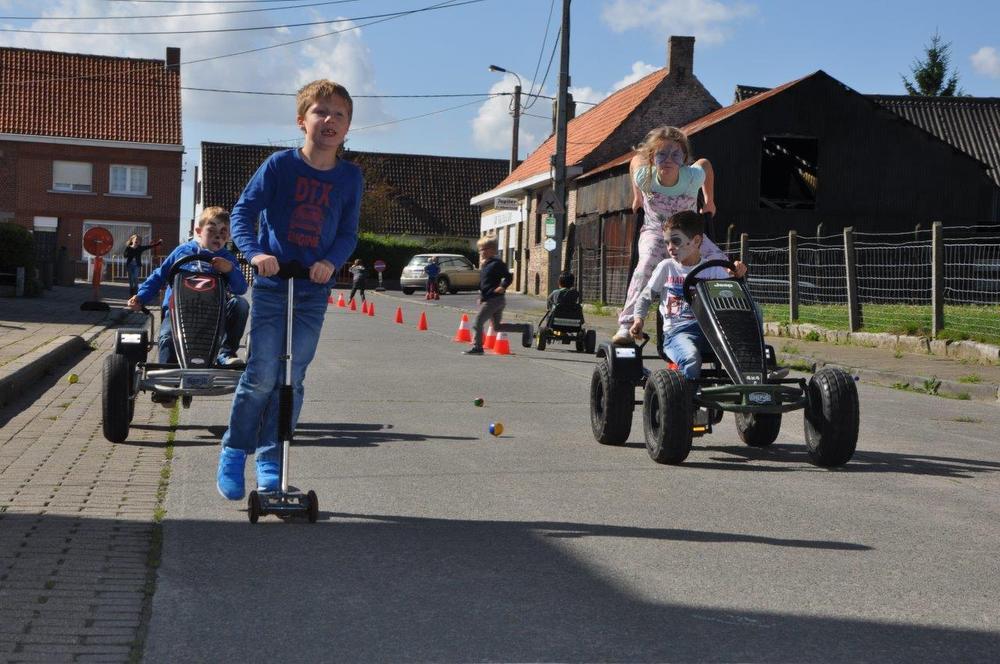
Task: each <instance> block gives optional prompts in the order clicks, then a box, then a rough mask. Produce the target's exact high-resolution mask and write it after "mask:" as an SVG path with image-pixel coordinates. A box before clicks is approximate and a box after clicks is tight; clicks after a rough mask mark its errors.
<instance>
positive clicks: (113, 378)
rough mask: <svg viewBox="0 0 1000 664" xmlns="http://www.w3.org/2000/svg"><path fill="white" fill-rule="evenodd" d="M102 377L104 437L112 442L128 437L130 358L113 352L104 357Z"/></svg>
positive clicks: (123, 440) (130, 381)
mask: <svg viewBox="0 0 1000 664" xmlns="http://www.w3.org/2000/svg"><path fill="white" fill-rule="evenodd" d="M102 374H103V375H102V377H101V420H102V425H103V428H104V437H105V438H106V439H107V440H109V441H110V442H112V443H124V442H125V439H126V438H128V428H129V422H130V421H131V416H130V414H129V409H130V408H134V404H132V400H131V398H130V397H131V393H132V374H131V372H130V370H129V361H128V358H127V357H125V356H124V355H120V354H118V353H112V354H111V355H108V356H107V357H105V358H104V366H103V367H102Z"/></svg>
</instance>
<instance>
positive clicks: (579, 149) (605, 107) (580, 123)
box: [496, 68, 668, 188]
mask: <svg viewBox="0 0 1000 664" xmlns="http://www.w3.org/2000/svg"><path fill="white" fill-rule="evenodd" d="M667 73H668V70H667V69H666V68H664V69H658V70H656V71H654V72H653V73H652V74H649V75H648V76H645V77H644V78H641V79H639V80H638V81H636V82H635V83H632V84H631V85H628V86H626V87H624V88H622V89H621V90H618V91H617V92H615V93H614V94H613V95H611V96H610V97H608V98H607V99H605V100H604V101H602V102H601V103H600V104H598V105H597V106H594V107H593V108H592V109H590V110H589V111H587V112H586V113H583V114H581V115H579V116H577V117H575V118H573V119H572V120H570V121H569V124H568V125H567V127H566V165H567V166H573V165H575V164H578V163H580V162H581V161H582V160H583V159H584V158H585V157H586V156H587V155H588V154H590V153H591V152H593V151H594V150H595V149H596V148H597V147H598V146H599V145H601V143H603V142H604V141H605V140H607V138H608V137H609V136H610V135H611V133H612V132H613V131H614V130H615V129H617V128H618V127H619V126H620V125H621V124H622V122H624V121H625V119H626V118H627V117H628V116H629V114H630V113H632V111H634V110H635V108H636V106H638V105H639V104H640V103H642V101H643V100H644V99H645V98H646V97H648V96H649V94H650V93H651V92H652V91H653V90H654V89H655V88H656V86H657V85H659V84H660V82H661V81H662V80H663V79H664V78H665V77H666V76H667ZM555 151H556V137H555V134H553V135H552V136H549V138H548V139H547V140H546V141H545V142H544V143H542V145H541V146H540V147H539V148H538V149H537V150H535V151H534V152H532V153H531V154H530V155H528V158H527V159H525V160H524V161H523V162H521V164H520V165H519V166H518V167H517V168H515V169H514V172H513V173H511V174H510V175H508V176H507V177H506V178H505V179H504V180H503V182H501V183H500V184H499V185H497V187H496V188H500V187H503V186H505V185H508V184H510V183H512V182H517V181H518V180H524V179H527V178H529V177H531V176H533V175H538V174H539V173H547V172H548V170H549V157H550V156H551V155H553V154H555Z"/></svg>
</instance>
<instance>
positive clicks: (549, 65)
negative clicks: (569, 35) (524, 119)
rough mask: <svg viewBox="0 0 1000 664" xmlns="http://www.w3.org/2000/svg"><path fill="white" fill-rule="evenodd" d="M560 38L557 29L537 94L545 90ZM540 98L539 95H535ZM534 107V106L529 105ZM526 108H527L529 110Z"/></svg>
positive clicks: (560, 32) (560, 33) (560, 31)
mask: <svg viewBox="0 0 1000 664" xmlns="http://www.w3.org/2000/svg"><path fill="white" fill-rule="evenodd" d="M561 37H562V28H561V27H560V28H559V32H557V33H556V40H555V41H554V42H552V53H551V54H550V55H549V64H548V65H547V66H546V67H545V75H544V76H542V82H541V83H540V84H539V85H538V92H541V91H542V90H544V89H545V81H547V80H548V79H549V70H550V69H552V60H553V59H554V58H555V57H556V47H558V46H559V39H560V38H561ZM536 96H541V95H536ZM549 99H555V97H549ZM531 106H534V104H531ZM531 106H528V108H531Z"/></svg>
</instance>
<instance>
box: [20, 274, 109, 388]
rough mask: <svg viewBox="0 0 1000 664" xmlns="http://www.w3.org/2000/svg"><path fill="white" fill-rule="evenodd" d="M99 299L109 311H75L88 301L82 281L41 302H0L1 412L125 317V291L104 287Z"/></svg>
mask: <svg viewBox="0 0 1000 664" xmlns="http://www.w3.org/2000/svg"><path fill="white" fill-rule="evenodd" d="M101 296H102V298H101V299H102V301H103V302H106V303H108V304H109V305H110V306H111V310H110V311H81V310H80V304H81V303H83V302H85V301H87V300H90V299H92V290H91V287H90V284H88V283H85V282H83V281H78V282H77V283H76V284H75V285H74V286H70V287H66V286H55V287H54V288H53V289H52V290H50V291H44V295H42V297H4V298H0V406H3V405H4V404H6V403H8V402H9V401H10V400H11V399H12V398H13V397H14V396H15V395H17V394H19V393H21V392H22V391H23V390H24V388H25V387H27V386H29V385H31V384H32V383H33V382H35V381H36V380H38V378H39V377H40V376H41V375H43V374H44V373H45V372H46V371H47V370H48V369H49V368H50V367H52V366H54V365H56V364H58V363H60V362H63V361H66V360H68V359H70V358H72V357H73V356H74V355H75V354H77V353H80V352H81V351H82V350H84V349H85V348H86V347H87V346H88V345H89V344H91V343H92V342H93V341H94V339H95V338H96V337H97V335H98V334H100V333H101V332H102V331H103V330H105V329H106V328H108V327H110V326H113V325H117V324H118V323H120V322H121V321H122V320H124V319H125V318H126V316H128V312H127V311H126V310H125V309H124V305H125V301H126V300H127V299H128V286H126V285H125V284H104V285H102V286H101Z"/></svg>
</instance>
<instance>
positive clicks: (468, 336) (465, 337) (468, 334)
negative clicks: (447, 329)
mask: <svg viewBox="0 0 1000 664" xmlns="http://www.w3.org/2000/svg"><path fill="white" fill-rule="evenodd" d="M452 341H457V342H458V343H460V344H468V343H472V331H471V330H470V329H469V316H468V314H462V320H461V321H460V322H459V324H458V332H456V333H455V338H454V339H452Z"/></svg>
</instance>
